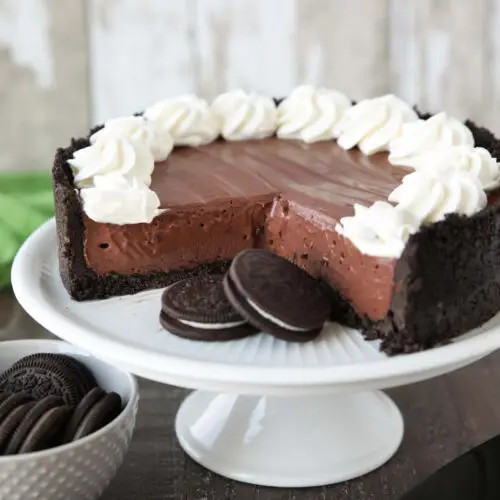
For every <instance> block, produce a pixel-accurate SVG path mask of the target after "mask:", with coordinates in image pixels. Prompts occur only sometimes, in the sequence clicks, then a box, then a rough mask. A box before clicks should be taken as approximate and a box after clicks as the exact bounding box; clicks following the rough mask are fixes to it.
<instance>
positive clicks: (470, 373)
mask: <svg viewBox="0 0 500 500" xmlns="http://www.w3.org/2000/svg"><path fill="white" fill-rule="evenodd" d="M7 324H9V331H10V332H12V333H10V334H9V336H8V338H14V337H17V338H25V337H31V338H33V337H50V334H49V333H48V332H46V331H44V330H43V329H42V328H40V327H39V326H37V325H36V324H35V323H34V322H32V321H31V320H30V319H29V318H28V317H27V316H26V315H25V314H24V313H23V312H22V311H21V309H20V307H19V306H18V304H17V303H16V302H15V300H14V299H13V297H12V295H11V294H9V293H0V328H5V326H6V325H7ZM6 339H7V338H5V340H6ZM140 386H141V405H140V410H139V416H138V422H137V428H136V432H135V435H134V440H133V443H132V446H131V448H130V451H129V453H128V455H127V457H126V459H125V463H124V464H123V466H122V467H121V469H120V470H119V472H118V475H117V477H116V478H115V480H114V481H113V483H112V484H111V486H110V488H109V489H108V491H107V492H106V493H105V495H104V497H103V500H181V499H183V500H226V499H227V500H247V499H248V500H250V499H252V500H355V499H356V500H393V499H397V498H399V497H400V496H401V494H402V493H404V492H405V491H407V490H408V489H409V488H411V487H412V486H413V485H415V484H417V483H418V482H420V481H421V480H422V479H424V478H425V477H426V476H428V475H429V474H430V473H431V472H433V471H435V470H436V469H438V468H439V467H440V466H442V465H444V464H445V463H446V462H448V461H450V460H452V459H453V458H455V457H457V456H458V455H459V454H461V453H462V452H464V451H466V450H468V449H469V448H471V447H472V446H475V445H476V444H479V443H480V442H482V441H485V440H487V439H489V438H491V437H493V436H494V435H496V434H499V433H500V394H499V389H498V388H499V387H500V353H498V354H494V355H492V356H489V357H488V358H486V359H484V360H482V361H480V362H478V363H476V364H474V365H472V366H470V367H467V368H464V369H462V370H459V371H457V372H455V373H453V374H451V375H447V376H444V377H440V378H438V379H435V380H431V381H428V382H423V383H419V384H415V385H412V386H407V387H401V388H398V389H394V390H391V391H388V392H389V394H390V395H391V396H392V397H393V398H394V400H395V401H396V403H397V404H398V405H399V407H400V409H401V410H402V412H403V414H404V417H405V424H406V432H405V438H404V441H403V444H402V446H401V448H400V450H399V451H398V453H397V454H396V456H395V457H394V458H393V459H392V460H391V461H390V462H389V463H388V464H386V465H385V466H383V467H382V468H381V469H379V470H377V471H375V472H373V473H371V474H368V475H367V476H364V477H362V478H360V479H357V480H355V481H350V482H347V483H343V484H339V485H335V486H326V487H322V488H308V489H277V488H261V487H257V486H252V485H246V484H242V483H237V482H234V481H229V480H227V479H224V478H222V477H220V476H218V475H216V474H212V473H211V472H209V471H207V470H205V469H204V468H203V467H200V466H199V465H197V464H195V463H194V462H193V461H192V460H190V459H189V458H187V457H186V456H185V455H184V453H183V452H182V450H181V449H180V447H179V445H178V444H177V441H176V438H175V434H174V428H173V422H174V417H175V413H176V411H177V408H178V406H179V403H180V402H181V401H182V399H183V398H184V396H185V395H186V391H184V390H182V389H178V388H174V387H167V386H163V385H159V384H155V383H152V382H148V381H144V380H141V381H140Z"/></svg>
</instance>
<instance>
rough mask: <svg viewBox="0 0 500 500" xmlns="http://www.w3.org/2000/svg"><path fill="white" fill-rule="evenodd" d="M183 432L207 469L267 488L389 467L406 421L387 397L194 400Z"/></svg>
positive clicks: (196, 396) (197, 395)
mask: <svg viewBox="0 0 500 500" xmlns="http://www.w3.org/2000/svg"><path fill="white" fill-rule="evenodd" d="M176 432H177V437H178V439H179V442H180V443H181V446H182V448H183V449H184V451H185V452H186V453H187V454H188V455H189V456H190V457H191V458H193V459H194V460H195V461H196V462H198V463H200V464H201V465H203V466H204V467H206V468H207V469H210V470H212V471H214V472H216V473H218V474H221V475H223V476H226V477H228V478H230V479H235V480H238V481H243V482H246V483H253V484H258V485H262V486H278V487H306V486H322V485H326V484H332V483H338V482H341V481H345V480H348V479H353V478H355V477H358V476H361V475H363V474H366V473H368V472H370V471H372V470H374V469H376V468H378V467H380V466H381V465H382V464H384V463H385V462H387V460H389V459H390V458H391V457H392V456H393V455H394V453H395V452H396V450H397V449H398V447H399V445H400V443H401V440H402V438H403V419H402V416H401V413H400V412H399V410H398V408H397V407H396V405H395V404H394V403H393V402H392V401H391V400H390V399H389V398H388V397H387V396H386V395H385V394H383V393H382V392H379V391H374V392H363V393H353V394H340V395H326V396H309V397H286V398H285V397H266V396H262V397H259V396H238V395H233V394H217V393H210V392H204V391H195V392H193V393H191V394H190V395H189V396H188V397H187V398H186V400H185V401H184V402H183V403H182V405H181V407H180V409H179V412H178V413H177V419H176Z"/></svg>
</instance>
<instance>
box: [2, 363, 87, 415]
mask: <svg viewBox="0 0 500 500" xmlns="http://www.w3.org/2000/svg"><path fill="white" fill-rule="evenodd" d="M85 389H86V387H85V384H83V383H82V381H81V380H80V379H79V377H78V376H77V375H75V372H74V370H72V369H71V368H68V367H67V366H65V365H63V364H61V363H53V362H50V361H45V360H43V359H38V360H36V359H35V360H31V361H23V362H18V363H15V364H14V365H13V366H12V367H11V368H9V369H8V370H7V371H6V372H4V373H3V374H2V375H1V376H0V391H3V392H9V393H14V394H15V393H20V392H24V393H26V394H28V395H29V396H31V397H32V398H33V399H36V400H40V399H43V398H44V397H46V396H50V395H56V396H60V397H61V398H62V399H63V401H64V402H65V403H66V404H67V405H69V406H76V405H77V404H78V403H79V402H80V400H81V399H82V397H83V396H84V395H85V392H86V390H85ZM0 420H1V419H0Z"/></svg>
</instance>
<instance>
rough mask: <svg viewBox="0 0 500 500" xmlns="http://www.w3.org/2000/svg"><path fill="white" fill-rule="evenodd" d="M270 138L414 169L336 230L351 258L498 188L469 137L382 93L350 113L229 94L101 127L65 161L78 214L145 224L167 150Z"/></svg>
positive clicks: (310, 100)
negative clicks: (350, 247) (326, 145)
mask: <svg viewBox="0 0 500 500" xmlns="http://www.w3.org/2000/svg"><path fill="white" fill-rule="evenodd" d="M271 136H276V137H278V138H279V139H283V140H298V141H303V142H306V143H314V142H318V141H328V140H336V141H337V144H338V145H339V146H340V147H342V148H344V149H352V148H354V147H357V148H359V149H360V151H361V152H362V153H364V154H366V155H371V154H375V153H378V152H381V151H387V152H388V153H389V156H388V160H389V162H390V163H391V164H393V165H396V166H404V167H407V168H411V169H414V170H415V171H414V172H413V173H409V175H407V176H406V177H404V178H403V181H402V183H401V185H400V186H398V187H397V188H396V189H395V190H394V191H393V192H392V193H391V194H390V195H389V197H388V199H387V201H378V202H376V203H374V204H373V205H371V206H370V207H363V206H361V205H356V206H355V207H354V214H353V215H352V216H350V217H344V218H343V219H341V220H340V221H339V224H337V226H336V230H337V231H338V232H339V233H340V234H341V235H343V236H344V237H345V238H347V239H349V240H350V241H351V242H352V243H353V244H354V245H355V246H356V247H357V248H358V249H359V251H360V252H362V253H365V254H368V255H373V256H379V257H389V258H397V257H399V256H400V255H401V253H402V251H403V250H404V247H405V245H406V242H407V240H408V238H409V237H410V236H411V235H412V234H414V233H415V232H417V231H418V229H419V227H420V226H421V225H426V224H432V223H434V222H438V221H440V220H443V219H444V218H445V217H446V215H447V214H450V213H458V214H463V215H468V216H470V215H473V214H474V213H477V212H478V211H480V210H482V209H483V208H484V207H485V206H486V204H487V196H486V191H488V190H491V189H495V188H497V187H499V185H500V168H499V163H498V162H497V160H496V159H495V158H493V157H492V156H491V154H490V153H489V152H488V151H487V150H486V149H484V148H479V147H475V144H474V138H473V136H472V132H471V131H470V129H469V128H468V127H467V126H466V125H465V124H464V123H462V122H461V121H459V120H457V119H456V118H453V117H450V116H448V115H447V114H446V113H444V112H442V113H438V114H436V115H433V116H432V117H430V118H428V119H427V120H422V119H420V118H419V117H418V115H417V113H416V112H415V111H414V110H413V109H412V108H411V106H409V105H408V104H407V103H406V102H404V101H403V100H402V99H400V98H398V97H396V96H394V95H392V94H389V95H384V96H381V97H375V98H370V99H364V100H362V101H360V102H358V103H357V104H355V105H353V104H352V103H351V100H350V99H349V98H348V97H347V96H346V95H344V94H342V93H341V92H338V91H336V90H331V89H327V88H323V87H314V86H312V85H300V86H299V87H297V88H295V89H294V90H293V91H292V92H291V93H290V94H289V96H288V97H287V98H285V99H283V100H282V101H281V102H280V103H279V104H278V105H276V104H275V102H274V100H273V99H272V98H270V97H267V96H262V95H259V94H255V93H246V92H244V91H243V90H240V89H238V90H232V91H229V92H225V93H223V94H220V95H219V96H218V97H216V98H215V99H214V100H213V102H212V103H208V102H207V101H205V100H203V99H201V98H199V97H197V96H195V95H183V96H179V97H175V98H171V99H166V100H163V101H160V102H157V103H155V104H153V105H152V106H150V107H149V108H147V109H146V110H145V112H144V114H143V115H142V116H125V117H121V118H115V119H112V120H109V121H107V122H106V123H105V124H104V127H103V128H102V129H100V130H99V131H98V132H96V133H95V134H93V135H92V136H91V137H90V145H89V146H88V147H86V148H83V149H80V150H78V151H76V152H75V154H74V156H73V158H71V159H70V160H68V163H69V164H70V166H71V168H72V169H73V173H74V179H75V185H76V187H77V188H78V189H79V192H80V197H81V199H82V203H83V210H84V212H85V213H86V214H87V216H88V217H90V218H91V219H93V220H95V221H96V222H101V223H110V224H120V225H123V224H137V223H150V222H151V221H152V220H153V219H154V218H155V217H157V216H158V215H160V214H161V213H162V212H163V211H162V210H161V209H160V200H159V199H158V196H157V195H156V193H154V192H153V191H152V190H151V189H150V184H151V174H152V172H153V170H154V168H155V162H161V161H165V160H167V159H168V157H169V155H170V154H171V153H172V151H173V149H174V148H175V147H176V146H188V147H198V146H202V145H206V144H209V143H211V142H213V141H215V140H217V139H219V138H223V139H224V140H227V141H242V140H259V139H263V138H266V137H271Z"/></svg>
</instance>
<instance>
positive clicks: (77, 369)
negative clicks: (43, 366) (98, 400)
mask: <svg viewBox="0 0 500 500" xmlns="http://www.w3.org/2000/svg"><path fill="white" fill-rule="evenodd" d="M32 363H51V364H52V365H54V366H56V365H59V366H63V367H65V368H69V369H70V370H71V371H72V372H74V375H75V377H76V378H77V379H78V381H79V383H80V384H81V385H82V387H83V388H84V392H85V393H87V392H88V391H90V390H91V389H93V388H94V387H96V386H97V382H96V379H95V377H94V375H93V374H92V372H91V371H90V370H89V368H87V367H86V366H85V365H84V364H83V363H82V362H81V361H79V360H77V359H76V358H73V357H71V356H68V355H66V354H58V353H52V352H39V353H36V354H30V355H29V356H25V357H24V358H21V359H20V360H19V361H17V362H16V363H14V364H13V365H12V367H11V368H13V367H17V366H19V365H23V364H32Z"/></svg>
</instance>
